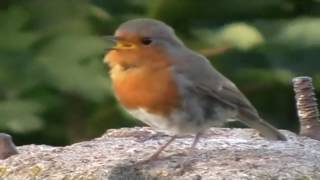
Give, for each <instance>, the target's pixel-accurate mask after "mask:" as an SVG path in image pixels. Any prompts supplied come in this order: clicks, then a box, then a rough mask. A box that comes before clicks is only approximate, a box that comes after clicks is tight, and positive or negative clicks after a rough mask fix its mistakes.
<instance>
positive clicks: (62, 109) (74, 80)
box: [0, 0, 320, 145]
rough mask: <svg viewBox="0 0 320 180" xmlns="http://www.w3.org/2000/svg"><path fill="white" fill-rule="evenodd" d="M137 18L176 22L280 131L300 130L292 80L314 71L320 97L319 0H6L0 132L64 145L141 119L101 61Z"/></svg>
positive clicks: (0, 5) (1, 23)
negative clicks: (122, 101) (116, 92)
mask: <svg viewBox="0 0 320 180" xmlns="http://www.w3.org/2000/svg"><path fill="white" fill-rule="evenodd" d="M139 17H152V18H156V19H160V20H162V21H165V22H166V23H168V24H170V25H171V26H173V27H174V28H175V29H176V33H177V34H178V35H179V36H180V37H181V38H182V39H183V40H184V42H185V43H186V44H187V45H188V46H189V47H190V48H192V49H194V50H196V51H198V52H202V53H203V54H205V55H206V56H207V57H208V58H209V59H210V60H211V62H212V64H213V65H214V66H215V67H216V68H217V69H218V70H220V71H221V72H222V73H223V74H224V75H225V76H227V77H228V78H230V79H231V80H232V81H234V82H235V83H236V84H237V85H238V86H239V88H240V89H241V90H242V91H243V92H244V93H245V94H246V95H247V96H248V98H249V99H250V100H251V101H252V103H253V104H254V105H255V106H256V108H257V109H258V111H259V112H260V113H261V115H262V117H263V118H264V119H266V120H268V121H269V122H271V123H272V124H273V125H275V126H277V127H278V128H282V129H288V130H291V131H294V132H297V131H298V120H297V116H296V110H295V104H294V94H293V90H292V84H291V79H292V78H293V77H295V76H301V75H303V76H305V75H306V76H311V77H312V78H313V80H314V86H315V88H316V89H317V94H318V99H320V97H319V94H320V93H319V91H320V0H254V1H252V0H224V1H210V0H202V1H194V0H184V1H178V0H91V1H90V0H68V1H66V0H55V1H50V0H1V1H0V131H1V132H6V133H9V134H11V135H12V136H13V138H14V141H15V143H16V144H18V145H22V144H30V143H35V144H50V145H65V144H69V143H73V142H78V141H81V140H85V139H90V138H93V137H97V136H99V135H101V134H102V133H104V132H105V131H106V130H107V129H109V128H119V127H131V126H136V125H142V124H141V123H139V122H138V121H136V120H133V119H131V118H130V116H128V115H127V114H126V113H125V112H124V111H123V110H122V109H121V108H120V107H119V106H118V105H117V103H116V101H115V98H114V96H113V93H112V87H111V86H110V80H109V77H108V68H107V67H106V65H105V64H103V63H102V59H103V57H104V53H105V49H106V48H107V47H110V44H108V43H109V42H107V41H105V40H104V39H103V36H104V35H110V34H113V32H114V30H115V28H116V27H117V26H118V25H119V24H120V23H122V22H124V21H126V20H129V19H132V18H139ZM199 73H201V72H199ZM233 125H234V126H240V125H239V124H233Z"/></svg>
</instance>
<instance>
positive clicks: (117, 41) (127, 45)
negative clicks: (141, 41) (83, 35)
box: [105, 36, 137, 51]
mask: <svg viewBox="0 0 320 180" xmlns="http://www.w3.org/2000/svg"><path fill="white" fill-rule="evenodd" d="M105 39H106V40H107V41H109V42H112V43H113V44H114V45H115V46H113V47H110V48H107V50H108V51H110V50H120V49H123V50H125V49H127V50H128V49H134V48H136V47H137V46H136V45H135V44H134V43H131V42H129V41H126V40H125V39H122V38H120V37H116V36H105Z"/></svg>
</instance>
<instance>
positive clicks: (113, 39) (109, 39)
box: [103, 35, 118, 51]
mask: <svg viewBox="0 0 320 180" xmlns="http://www.w3.org/2000/svg"><path fill="white" fill-rule="evenodd" d="M103 39H104V40H106V41H107V42H108V43H112V46H113V47H107V48H106V50H107V51H111V50H116V49H117V48H116V46H115V45H116V44H117V42H118V41H117V38H116V37H115V36H112V35H110V36H104V37H103Z"/></svg>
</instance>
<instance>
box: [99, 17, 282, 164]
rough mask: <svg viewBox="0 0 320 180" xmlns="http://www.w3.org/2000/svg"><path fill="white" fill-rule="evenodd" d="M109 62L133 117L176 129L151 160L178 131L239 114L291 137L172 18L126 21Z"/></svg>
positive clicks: (195, 130) (266, 130) (266, 132)
mask: <svg viewBox="0 0 320 180" xmlns="http://www.w3.org/2000/svg"><path fill="white" fill-rule="evenodd" d="M112 39H113V41H115V43H116V45H115V46H114V47H112V48H110V49H109V51H108V52H107V54H106V56H105V58H104V62H106V63H107V64H108V65H109V67H110V76H111V79H112V84H113V88H114V91H115V94H116V97H117V99H118V101H119V102H120V104H121V105H122V106H123V107H124V109H126V110H127V111H128V112H129V114H131V115H132V116H133V117H135V118H137V119H139V120H141V121H142V122H144V123H146V124H147V125H149V126H151V127H152V128H154V129H155V130H157V131H162V132H165V133H167V134H168V135H171V139H170V140H169V141H168V142H167V143H165V144H163V145H162V146H161V147H160V148H159V149H158V150H157V151H156V152H155V153H154V154H153V155H152V156H151V157H150V158H149V160H153V159H156V158H157V157H158V156H159V154H160V153H161V151H163V150H164V149H165V148H166V147H167V146H168V145H169V144H170V143H171V142H173V141H174V140H175V139H176V138H177V137H178V136H179V135H186V134H195V138H194V141H193V143H192V146H191V147H192V148H194V147H195V146H196V144H197V142H198V140H199V138H200V136H201V134H202V133H203V132H204V131H205V130H206V129H208V128H209V127H211V126H217V125H221V124H222V123H223V122H225V121H226V120H227V119H237V120H240V121H241V122H243V123H244V124H246V125H248V126H249V127H252V128H255V129H257V130H258V131H259V132H260V133H261V134H262V135H263V136H264V137H265V138H268V139H270V140H286V138H285V136H284V135H283V134H281V133H280V132H279V131H278V130H277V129H276V128H274V127H273V126H271V125H270V124H269V123H267V122H266V121H264V120H262V119H261V118H260V116H259V114H258V112H257V111H256V109H255V108H254V107H253V106H252V104H251V103H250V102H249V100H248V99H247V98H246V97H245V96H244V95H243V94H242V93H241V92H240V90H239V89H238V88H237V87H236V86H235V85H234V83H232V82H231V81H230V80H229V79H227V78H226V77H224V76H223V75H222V74H221V73H219V72H218V71H217V70H216V69H215V68H214V67H213V66H211V64H210V63H209V61H208V60H207V59H206V58H205V57H204V56H202V55H200V54H198V53H196V52H194V51H192V50H190V49H189V48H187V47H186V46H185V45H184V43H183V42H182V41H181V40H180V39H179V38H178V37H177V36H176V35H175V32H174V30H173V29H172V28H171V27H170V26H168V25H167V24H165V23H163V22H161V21H158V20H154V19H148V18H142V19H134V20H130V21H127V22H125V23H123V24H121V25H120V26H119V27H118V29H117V30H116V32H115V34H114V36H112Z"/></svg>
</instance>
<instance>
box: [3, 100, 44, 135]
mask: <svg viewBox="0 0 320 180" xmlns="http://www.w3.org/2000/svg"><path fill="white" fill-rule="evenodd" d="M42 110H43V109H42V106H41V105H40V104H38V103H36V102H35V101H28V100H8V101H2V102H0V128H1V129H9V130H11V131H13V132H17V133H25V132H30V131H35V130H39V129H40V128H41V127H42V126H43V124H42V120H41V118H40V117H39V113H40V112H41V111H42Z"/></svg>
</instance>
